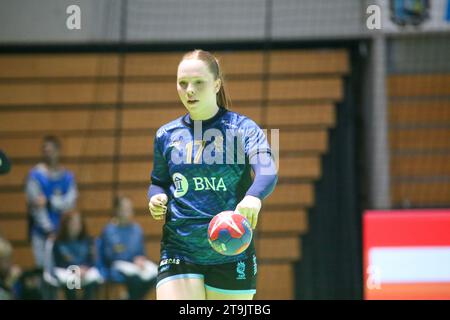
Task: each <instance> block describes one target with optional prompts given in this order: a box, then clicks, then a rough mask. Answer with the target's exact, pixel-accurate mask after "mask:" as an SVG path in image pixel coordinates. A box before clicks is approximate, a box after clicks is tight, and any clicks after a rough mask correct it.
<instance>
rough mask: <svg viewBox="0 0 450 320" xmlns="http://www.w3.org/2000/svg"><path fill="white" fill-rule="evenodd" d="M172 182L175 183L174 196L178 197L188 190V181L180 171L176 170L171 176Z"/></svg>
mask: <svg viewBox="0 0 450 320" xmlns="http://www.w3.org/2000/svg"><path fill="white" fill-rule="evenodd" d="M172 180H173V184H174V185H175V192H174V197H175V198H180V197H182V196H184V195H185V194H186V192H188V189H189V183H188V181H187V179H186V177H185V176H183V175H182V174H181V173H179V172H176V173H174V174H173V176H172Z"/></svg>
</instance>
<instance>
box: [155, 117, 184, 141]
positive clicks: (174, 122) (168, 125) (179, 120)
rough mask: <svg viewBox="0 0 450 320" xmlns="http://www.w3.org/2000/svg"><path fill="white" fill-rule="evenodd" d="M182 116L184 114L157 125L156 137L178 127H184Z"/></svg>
mask: <svg viewBox="0 0 450 320" xmlns="http://www.w3.org/2000/svg"><path fill="white" fill-rule="evenodd" d="M183 117H184V115H183V116H180V117H178V118H176V119H175V120H172V121H170V122H168V123H166V124H163V125H162V126H161V127H159V128H158V130H156V138H161V137H163V136H164V135H165V134H167V133H170V132H172V131H174V130H177V129H180V128H184V127H185V126H184V124H183V121H182V119H183Z"/></svg>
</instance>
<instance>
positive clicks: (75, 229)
mask: <svg viewBox="0 0 450 320" xmlns="http://www.w3.org/2000/svg"><path fill="white" fill-rule="evenodd" d="M81 229H82V225H81V217H80V216H79V215H78V214H77V215H74V216H73V217H71V219H70V221H69V236H70V237H71V238H75V237H78V235H79V234H80V232H81Z"/></svg>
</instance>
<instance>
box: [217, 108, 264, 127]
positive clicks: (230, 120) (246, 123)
mask: <svg viewBox="0 0 450 320" xmlns="http://www.w3.org/2000/svg"><path fill="white" fill-rule="evenodd" d="M222 124H223V125H224V126H226V127H228V128H229V129H243V128H247V127H255V126H256V127H258V124H257V123H256V121H254V120H253V119H251V118H250V117H248V116H247V115H245V114H243V113H239V112H236V111H231V110H228V112H227V113H226V114H225V115H224V117H223V118H222Z"/></svg>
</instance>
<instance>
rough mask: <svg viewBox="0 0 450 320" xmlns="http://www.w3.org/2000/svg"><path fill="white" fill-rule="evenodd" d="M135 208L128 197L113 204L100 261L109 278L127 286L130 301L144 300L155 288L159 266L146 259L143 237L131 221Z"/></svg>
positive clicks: (104, 235) (105, 229) (119, 198)
mask: <svg viewBox="0 0 450 320" xmlns="http://www.w3.org/2000/svg"><path fill="white" fill-rule="evenodd" d="M132 218H133V205H132V203H131V200H130V199H129V198H127V197H118V198H116V199H115V201H114V217H113V219H112V221H111V222H110V223H109V224H107V225H106V227H105V228H104V229H103V232H102V235H101V236H100V252H99V257H100V259H101V263H102V265H103V266H104V271H105V275H106V278H107V279H108V280H111V281H113V282H119V283H125V284H126V286H127V289H128V298H129V299H133V300H134V299H143V298H144V297H145V295H146V294H147V292H148V291H149V290H150V289H151V288H152V287H153V286H154V285H155V284H156V275H157V269H158V268H157V265H156V264H155V263H153V262H152V261H150V260H148V259H147V258H146V256H145V249H144V234H143V231H142V228H141V227H140V226H139V224H137V223H135V222H133V221H132Z"/></svg>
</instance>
